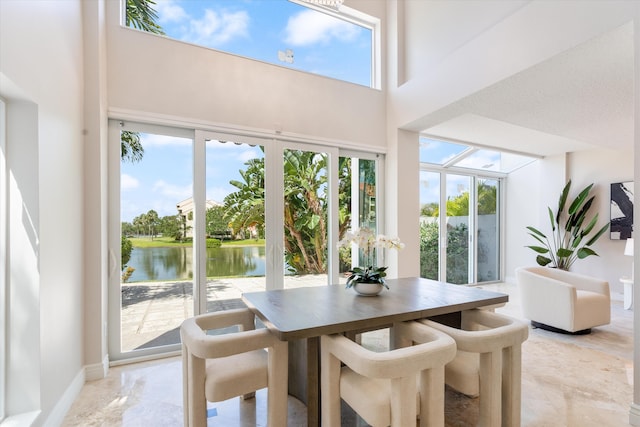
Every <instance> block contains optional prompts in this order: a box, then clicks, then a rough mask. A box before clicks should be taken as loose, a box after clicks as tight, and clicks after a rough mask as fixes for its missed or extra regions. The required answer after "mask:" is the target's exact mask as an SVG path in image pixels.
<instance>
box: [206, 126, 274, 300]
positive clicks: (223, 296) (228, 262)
mask: <svg viewBox="0 0 640 427" xmlns="http://www.w3.org/2000/svg"><path fill="white" fill-rule="evenodd" d="M242 141H244V139H243V138H239V137H238V138H237V139H234V140H233V141H230V140H222V138H220V139H207V140H206V142H205V157H206V166H205V181H206V182H205V187H206V188H205V194H206V195H205V201H204V203H203V204H204V211H205V215H204V218H205V222H204V227H203V228H204V235H203V236H201V239H204V240H205V241H206V244H205V245H202V247H203V248H204V251H205V252H206V256H203V258H205V259H206V261H205V262H204V264H205V268H204V270H205V272H204V274H203V276H204V277H205V278H204V279H202V280H201V282H202V283H203V286H206V301H207V303H206V311H219V310H226V309H231V308H238V307H244V304H243V303H242V301H241V297H242V293H243V292H252V291H262V290H265V282H266V255H265V156H264V150H265V148H264V146H263V145H259V144H255V143H254V141H251V143H250V144H249V143H246V142H242ZM204 283H206V285H204Z"/></svg>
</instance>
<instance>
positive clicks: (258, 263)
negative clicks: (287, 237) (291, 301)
mask: <svg viewBox="0 0 640 427" xmlns="http://www.w3.org/2000/svg"><path fill="white" fill-rule="evenodd" d="M128 265H129V266H130V267H133V268H135V271H134V272H133V274H132V275H131V277H130V278H129V280H128V283H132V282H142V281H148V280H157V281H164V280H189V279H192V278H193V248H190V247H189V248H185V247H173V248H134V249H133V251H132V252H131V259H130V260H129V264H128ZM264 275H265V249H264V246H243V247H224V248H207V277H229V276H264Z"/></svg>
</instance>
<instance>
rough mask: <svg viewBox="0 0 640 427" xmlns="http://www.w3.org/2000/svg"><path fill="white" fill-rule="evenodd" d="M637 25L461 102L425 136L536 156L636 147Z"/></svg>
mask: <svg viewBox="0 0 640 427" xmlns="http://www.w3.org/2000/svg"><path fill="white" fill-rule="evenodd" d="M633 66H634V64H633V26H632V24H631V23H629V24H626V25H624V26H622V27H620V28H617V29H615V30H613V31H611V32H609V33H606V34H603V35H601V36H599V37H596V38H594V39H592V40H590V41H588V42H586V43H584V44H582V45H580V46H577V47H575V48H573V49H571V50H568V51H565V52H563V53H562V54H559V55H557V56H555V57H553V58H551V59H549V60H547V61H544V62H542V63H540V64H538V65H536V66H534V67H531V68H529V69H527V70H525V71H523V72H520V73H518V74H516V75H513V76H511V77H510V78H507V79H505V80H503V81H501V82H499V83H497V84H494V85H492V86H490V87H487V88H485V89H483V90H481V91H479V92H477V93H475V94H473V95H471V96H468V97H466V98H463V99H461V100H460V101H458V102H456V103H454V104H451V105H449V106H447V107H445V108H443V109H441V110H439V111H436V112H435V113H433V114H431V115H430V116H429V117H428V119H427V122H428V127H427V128H426V129H424V133H426V134H429V135H431V136H441V137H446V138H453V139H458V140H463V141H468V142H471V143H477V144H481V145H486V146H491V147H497V148H505V149H509V150H515V151H520V152H523V153H530V154H536V155H543V156H546V155H554V154H560V153H563V152H571V151H578V150H586V149H593V148H610V149H624V150H631V149H632V148H633Z"/></svg>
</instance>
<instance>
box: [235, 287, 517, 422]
mask: <svg viewBox="0 0 640 427" xmlns="http://www.w3.org/2000/svg"><path fill="white" fill-rule="evenodd" d="M386 284H387V286H388V289H385V290H384V291H383V292H381V293H380V294H378V295H376V296H362V295H359V294H357V293H356V292H355V291H354V290H353V289H345V286H344V285H325V286H312V287H301V288H291V289H278V290H267V291H258V292H246V293H243V294H242V300H243V301H244V303H245V304H246V305H247V306H248V307H249V309H250V310H252V311H253V312H254V313H255V315H256V316H257V317H258V318H259V319H260V320H261V322H262V323H264V325H265V327H267V328H268V329H269V330H270V331H271V332H272V333H273V334H275V335H276V336H277V337H278V338H279V339H280V340H283V341H288V342H289V380H288V381H289V394H290V395H292V396H295V397H296V398H298V399H300V400H301V401H302V402H304V403H305V404H306V405H307V424H308V426H309V427H313V426H319V425H320V381H319V373H320V357H319V350H320V336H322V335H329V334H336V333H339V334H356V333H359V332H364V331H370V330H376V329H382V328H386V327H391V326H392V325H393V324H394V323H396V322H404V321H410V320H417V319H423V318H430V319H433V320H436V321H439V322H441V323H445V324H448V325H450V326H454V327H460V318H461V315H460V314H461V312H463V311H465V310H470V309H474V308H479V307H490V306H493V305H500V304H504V303H506V302H508V300H509V295H508V294H504V293H500V292H493V291H488V290H485V289H482V288H480V287H478V286H467V285H455V284H450V283H445V282H440V281H436V280H430V279H425V278H421V277H407V278H398V279H388V280H386Z"/></svg>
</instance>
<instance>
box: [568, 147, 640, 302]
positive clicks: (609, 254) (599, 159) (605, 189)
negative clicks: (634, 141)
mask: <svg viewBox="0 0 640 427" xmlns="http://www.w3.org/2000/svg"><path fill="white" fill-rule="evenodd" d="M633 155H634V153H633V152H629V151H620V150H593V151H581V152H575V153H571V154H570V155H569V157H568V162H567V163H568V168H567V169H568V172H569V177H570V178H571V187H572V193H573V196H574V197H575V195H576V194H577V193H578V192H579V191H580V190H582V189H583V188H584V187H586V186H587V185H589V184H591V183H594V186H593V189H592V194H593V195H595V197H596V198H595V200H594V207H595V208H597V212H598V214H599V223H598V224H599V225H598V226H597V227H600V226H602V225H604V224H605V223H607V222H609V220H610V203H611V187H610V185H611V184H612V183H614V182H623V181H633V178H634V167H633ZM594 212H595V210H594ZM624 246H625V241H624V240H611V239H610V238H609V232H608V231H607V232H606V233H605V234H603V235H602V237H600V239H598V241H597V242H596V243H595V244H594V245H593V246H592V249H593V250H594V251H596V252H597V253H598V255H599V256H597V257H596V256H591V257H588V258H585V259H583V260H577V261H576V262H575V264H574V265H573V268H572V271H576V272H578V273H583V274H588V275H591V276H596V277H600V278H602V279H605V280H607V281H608V282H609V286H610V288H611V291H612V294H614V293H615V294H617V295H612V296H613V297H616V296H618V297H620V298H622V296H621V295H622V293H623V285H622V284H621V283H620V277H622V276H627V277H628V276H630V275H631V263H632V261H633V260H632V257H629V256H625V255H624Z"/></svg>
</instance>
